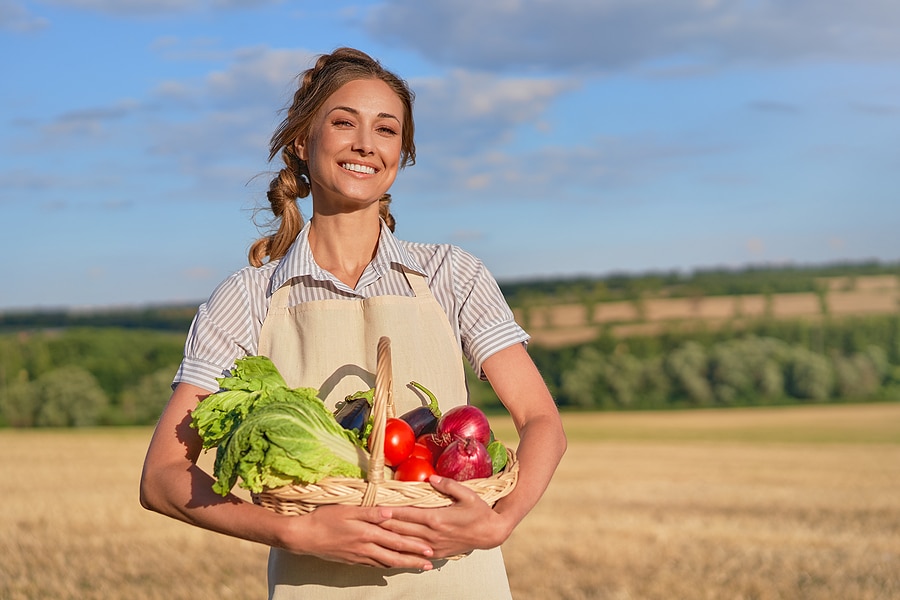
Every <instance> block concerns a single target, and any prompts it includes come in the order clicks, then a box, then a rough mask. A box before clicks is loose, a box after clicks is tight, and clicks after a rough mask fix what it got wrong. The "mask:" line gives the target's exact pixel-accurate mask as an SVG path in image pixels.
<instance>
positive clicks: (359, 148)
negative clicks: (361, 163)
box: [353, 127, 375, 155]
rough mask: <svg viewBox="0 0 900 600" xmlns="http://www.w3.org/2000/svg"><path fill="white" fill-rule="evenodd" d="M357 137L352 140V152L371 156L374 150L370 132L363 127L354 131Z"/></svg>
mask: <svg viewBox="0 0 900 600" xmlns="http://www.w3.org/2000/svg"><path fill="white" fill-rule="evenodd" d="M356 131H357V135H356V137H355V138H354V140H353V150H354V151H355V152H359V153H360V154H362V155H366V154H372V153H373V152H374V150H375V144H374V142H373V137H372V132H371V131H369V130H368V129H366V128H364V127H360V128H359V129H357V130H356Z"/></svg>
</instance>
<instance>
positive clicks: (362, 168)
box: [341, 163, 375, 175]
mask: <svg viewBox="0 0 900 600" xmlns="http://www.w3.org/2000/svg"><path fill="white" fill-rule="evenodd" d="M341 168H342V169H346V170H348V171H353V172H354V173H362V174H363V175H374V174H375V168H374V167H369V166H366V165H360V164H357V163H341Z"/></svg>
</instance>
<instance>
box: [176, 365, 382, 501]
mask: <svg viewBox="0 0 900 600" xmlns="http://www.w3.org/2000/svg"><path fill="white" fill-rule="evenodd" d="M218 381H219V386H220V390H219V391H218V392H216V393H215V394H210V395H209V396H207V397H206V398H204V399H203V400H202V401H201V402H200V403H199V404H198V405H197V407H196V408H195V409H194V410H193V411H192V413H191V427H193V428H194V429H196V430H197V432H198V434H199V435H200V439H201V440H202V443H203V448H204V449H209V448H213V447H217V451H216V461H215V466H214V475H215V477H216V482H215V483H214V484H213V490H214V491H216V492H217V493H219V494H221V495H222V496H226V495H228V493H229V492H230V491H231V489H232V488H233V487H234V485H235V484H236V483H237V482H238V479H240V480H241V483H240V485H241V487H243V488H245V489H248V490H250V491H252V492H261V491H263V490H264V489H266V488H273V487H279V486H282V485H289V484H295V483H301V484H309V483H316V482H317V481H319V480H321V479H322V478H324V477H359V478H361V477H363V476H364V475H365V467H366V466H368V460H369V456H368V453H367V452H366V451H365V450H364V449H363V448H362V447H360V445H359V440H358V439H357V438H356V436H355V434H354V433H353V432H351V431H347V430H345V429H344V428H343V427H341V426H340V424H339V423H338V422H337V420H336V419H335V417H334V415H333V414H332V413H331V412H329V411H328V409H326V408H325V404H324V403H323V402H322V400H321V399H320V398H319V397H318V390H316V389H314V388H304V387H300V388H289V387H288V386H287V383H286V382H285V381H284V378H283V377H282V376H281V374H280V373H279V372H278V369H277V368H276V367H275V365H274V363H272V361H271V360H270V359H268V358H267V357H265V356H247V357H244V358H240V359H238V360H237V361H236V362H235V366H234V368H233V369H232V370H231V372H230V373H229V375H228V376H227V377H223V378H221V379H219V380H218Z"/></svg>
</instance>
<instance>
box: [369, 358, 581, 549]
mask: <svg viewBox="0 0 900 600" xmlns="http://www.w3.org/2000/svg"><path fill="white" fill-rule="evenodd" d="M483 368H484V372H485V374H486V375H487V378H488V380H489V381H490V382H491V385H492V387H493V388H494V391H495V392H496V393H497V396H498V397H499V398H500V400H501V401H502V402H503V404H504V405H505V406H506V407H507V409H508V410H509V412H510V415H511V416H512V419H513V422H514V423H515V426H516V430H517V431H518V433H519V446H518V449H517V451H516V458H517V460H518V461H519V475H518V479H517V482H516V487H515V488H514V489H513V491H512V492H511V493H510V494H509V495H508V496H506V497H504V498H502V499H500V500H499V501H498V502H497V503H496V505H495V506H494V508H493V510H492V509H491V508H490V507H489V506H488V505H487V504H486V503H485V502H484V501H483V500H481V498H480V497H479V496H478V495H477V494H476V493H475V492H474V491H472V490H470V489H469V488H467V487H465V486H463V485H462V484H460V483H459V482H456V481H453V480H452V479H450V478H447V477H444V478H441V477H433V478H432V485H433V486H434V487H435V488H436V489H437V490H439V491H441V492H443V493H445V494H447V495H449V496H452V497H453V498H454V500H455V502H454V504H453V506H451V507H449V508H446V509H424V510H423V509H415V508H397V509H394V518H393V519H392V520H390V521H387V522H385V523H384V524H383V527H386V528H388V529H391V530H392V531H394V532H397V533H403V534H406V535H412V536H416V537H421V538H422V539H424V540H426V541H427V542H428V543H429V544H430V545H431V546H432V547H433V548H434V551H435V556H437V557H441V556H451V555H455V554H458V553H461V552H467V551H469V550H472V549H475V548H493V547H496V546H499V545H500V544H502V543H503V542H505V541H506V539H507V538H508V537H509V536H510V534H511V533H512V531H513V530H514V529H515V528H516V526H517V525H518V524H519V523H520V522H521V521H522V519H523V518H525V515H527V514H528V512H529V511H531V509H532V508H534V506H535V504H537V502H538V500H540V498H541V496H542V495H543V493H544V491H545V490H546V489H547V486H548V485H549V483H550V479H551V478H552V476H553V473H554V472H555V470H556V467H557V465H559V461H560V460H561V459H562V456H563V454H564V453H565V451H566V436H565V433H564V431H563V428H562V422H561V420H560V417H559V412H558V411H557V409H556V404H555V402H554V401H553V398H552V396H551V395H550V392H549V390H548V389H547V386H546V384H545V383H544V380H543V379H542V377H541V375H540V373H539V372H538V370H537V367H535V365H534V362H533V361H532V360H531V357H530V356H529V355H528V353H527V352H526V350H525V347H524V345H522V344H516V345H514V346H510V347H508V348H506V349H505V350H501V351H500V352H497V353H496V354H494V355H493V356H491V357H490V358H488V359H487V360H486V361H485V362H484V366H483Z"/></svg>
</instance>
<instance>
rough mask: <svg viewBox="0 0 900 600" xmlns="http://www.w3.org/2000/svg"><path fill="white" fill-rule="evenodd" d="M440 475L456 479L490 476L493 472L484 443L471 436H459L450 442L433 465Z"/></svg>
mask: <svg viewBox="0 0 900 600" xmlns="http://www.w3.org/2000/svg"><path fill="white" fill-rule="evenodd" d="M434 470H435V472H437V474H438V475H440V476H441V477H449V478H451V479H455V480H456V481H466V480H468V479H479V478H482V477H490V476H491V475H492V474H493V472H494V469H493V465H492V463H491V456H490V455H489V454H488V451H487V449H485V447H484V444H482V443H481V442H479V441H478V440H476V439H473V438H461V439H456V440H453V441H452V442H450V445H449V446H447V447H446V448H445V449H444V451H443V452H442V453H441V455H440V456H439V457H438V460H437V464H436V465H435V466H434Z"/></svg>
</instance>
